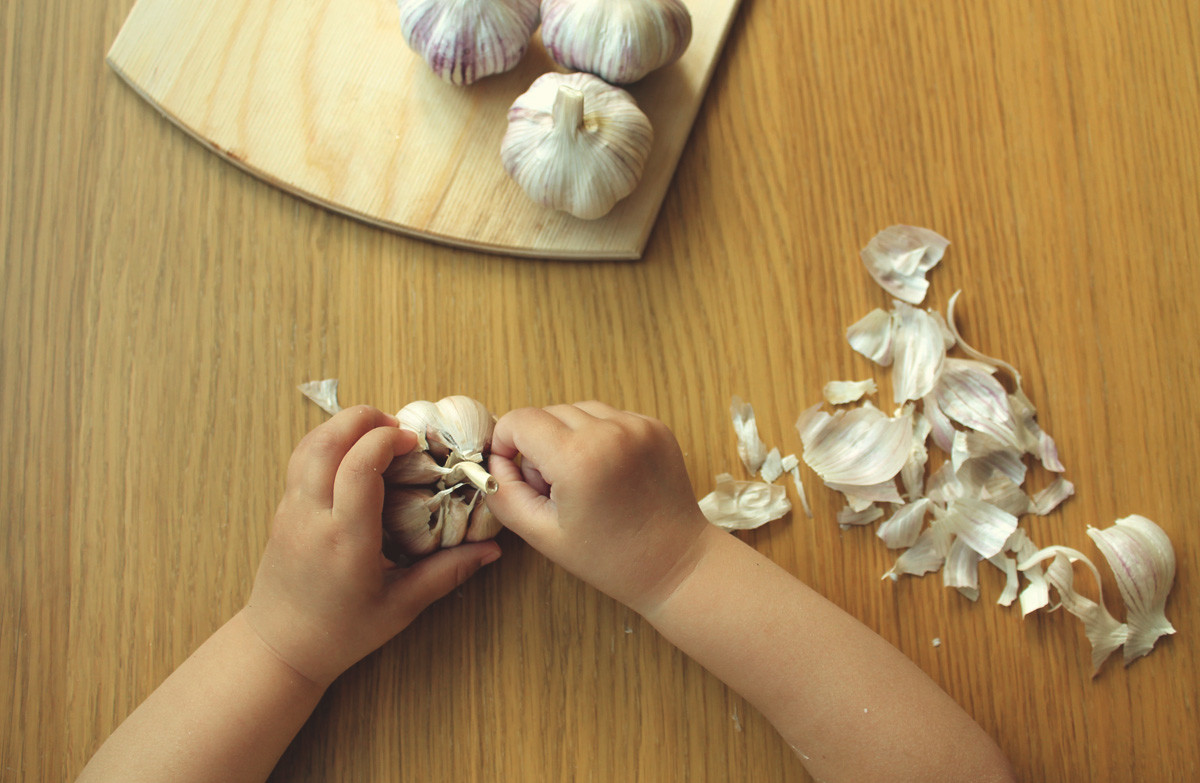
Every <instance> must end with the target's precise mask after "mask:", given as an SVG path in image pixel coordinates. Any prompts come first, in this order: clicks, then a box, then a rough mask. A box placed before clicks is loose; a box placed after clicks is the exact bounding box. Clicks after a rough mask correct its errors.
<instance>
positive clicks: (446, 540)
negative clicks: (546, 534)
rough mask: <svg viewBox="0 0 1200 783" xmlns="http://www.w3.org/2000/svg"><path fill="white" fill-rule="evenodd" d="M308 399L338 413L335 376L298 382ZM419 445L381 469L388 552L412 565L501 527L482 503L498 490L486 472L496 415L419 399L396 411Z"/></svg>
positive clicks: (474, 405)
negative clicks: (415, 560)
mask: <svg viewBox="0 0 1200 783" xmlns="http://www.w3.org/2000/svg"><path fill="white" fill-rule="evenodd" d="M299 388H300V390H301V392H303V393H304V395H305V396H306V397H308V398H309V399H311V400H313V402H315V403H317V404H318V405H320V406H321V408H322V409H323V410H325V411H326V412H329V413H331V414H332V413H337V412H338V411H339V410H341V405H340V404H339V403H338V401H337V379H334V378H330V379H327V380H323V381H311V382H309V383H305V384H301V385H300V387H299ZM396 419H397V420H398V421H399V424H400V427H401V429H406V430H409V431H410V432H413V433H415V434H416V436H417V447H416V448H415V449H413V450H412V451H410V452H408V453H407V454H402V455H400V456H399V457H396V458H395V459H393V460H392V463H391V464H390V465H389V466H388V467H387V469H386V470H385V471H384V472H383V480H384V489H385V491H384V502H383V515H382V520H381V522H382V525H383V534H384V554H385V555H387V556H388V557H389V558H390V559H392V560H394V561H396V562H406V561H411V560H413V559H416V558H420V557H423V556H425V555H428V554H430V553H431V552H434V551H436V550H438V549H441V548H446V547H451V546H457V545H458V544H460V543H462V542H463V541H485V540H487V539H489V538H493V537H494V536H495V535H496V534H497V533H499V532H500V530H501V527H502V526H501V524H500V522H499V520H497V519H496V517H495V516H494V515H492V513H491V512H490V511H489V510H488V508H487V505H486V504H485V503H484V502H483V501H484V496H485V495H490V494H492V493H493V492H496V491H497V490H498V489H499V484H498V482H497V481H496V479H495V478H494V477H493V476H492V475H491V474H489V473H488V472H487V470H486V469H485V468H484V463H485V461H486V458H487V455H488V452H489V450H490V448H491V443H492V431H493V429H494V427H495V423H496V418H495V416H493V415H492V414H491V412H490V411H488V409H487V407H486V406H485V405H484V404H483V403H481V402H479V401H478V400H474V399H472V398H470V397H466V396H463V395H453V396H450V397H444V398H442V399H440V400H438V401H437V402H429V401H427V400H417V401H415V402H411V403H409V404H408V405H405V406H404V407H403V408H401V409H400V411H399V412H398V413H397V414H396Z"/></svg>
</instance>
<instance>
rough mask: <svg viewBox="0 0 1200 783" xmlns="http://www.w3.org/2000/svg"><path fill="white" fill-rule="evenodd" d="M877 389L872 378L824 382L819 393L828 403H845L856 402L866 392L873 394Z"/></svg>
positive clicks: (866, 393)
mask: <svg viewBox="0 0 1200 783" xmlns="http://www.w3.org/2000/svg"><path fill="white" fill-rule="evenodd" d="M876 391H878V389H877V388H876V386H875V380H874V379H873V378H867V379H866V380H865V381H830V382H829V383H827V384H825V387H824V388H823V389H822V390H821V393H822V394H824V396H825V401H826V402H828V403H829V404H830V405H845V404H847V403H851V402H858V401H859V400H861V399H862V398H863V397H865V396H866V395H868V394H874V393H875V392H876Z"/></svg>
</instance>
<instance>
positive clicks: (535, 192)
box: [500, 73, 654, 220]
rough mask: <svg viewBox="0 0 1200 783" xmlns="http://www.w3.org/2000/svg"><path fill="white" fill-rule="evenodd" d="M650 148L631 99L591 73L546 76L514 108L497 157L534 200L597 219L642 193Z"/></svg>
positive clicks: (647, 130)
mask: <svg viewBox="0 0 1200 783" xmlns="http://www.w3.org/2000/svg"><path fill="white" fill-rule="evenodd" d="M653 142H654V129H653V128H652V127H651V125H650V120H649V118H647V117H646V115H645V114H643V113H642V111H641V109H639V108H638V106H637V102H636V101H635V100H634V99H633V96H631V95H630V94H629V93H627V92H625V91H624V90H622V89H621V88H619V87H613V86H612V85H610V84H606V83H605V82H604V81H603V80H601V79H599V78H597V77H595V76H592V75H590V74H586V73H571V74H562V73H548V74H545V75H543V76H541V77H539V78H538V79H537V80H536V81H534V83H533V85H532V86H530V88H529V90H528V91H527V92H526V93H525V94H523V95H521V96H520V97H519V98H517V100H516V101H515V102H514V103H513V105H512V108H510V109H509V111H508V131H507V132H506V133H505V135H504V140H503V141H502V143H501V146H500V157H501V160H502V161H503V163H504V169H505V170H506V171H507V172H508V174H509V176H511V177H512V178H513V179H514V180H515V181H516V183H517V184H518V185H520V186H521V188H522V189H523V190H524V191H525V192H526V193H527V194H528V195H529V197H530V198H532V199H533V200H534V201H536V202H538V203H539V204H542V205H544V206H547V207H550V208H552V209H559V210H563V211H565V212H569V213H571V214H572V215H574V216H575V217H579V218H584V219H586V220H593V219H595V218H599V217H603V216H604V215H606V214H608V212H609V211H610V210H611V209H612V208H613V206H614V205H615V204H616V203H617V202H618V201H620V200H621V199H623V198H625V197H626V196H628V195H629V194H630V193H632V192H633V190H634V188H636V187H637V184H638V181H639V180H640V179H641V177H642V172H643V170H644V169H645V166H646V159H647V158H648V157H649V155H650V148H651V146H652V144H653Z"/></svg>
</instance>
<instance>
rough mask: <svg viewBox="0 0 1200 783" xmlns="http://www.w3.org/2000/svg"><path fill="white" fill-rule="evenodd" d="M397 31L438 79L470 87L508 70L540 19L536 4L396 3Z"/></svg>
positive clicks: (469, 0)
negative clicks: (398, 22) (483, 79)
mask: <svg viewBox="0 0 1200 783" xmlns="http://www.w3.org/2000/svg"><path fill="white" fill-rule="evenodd" d="M397 5H398V7H399V9H400V30H401V32H402V33H403V34H404V40H405V41H407V42H408V45H409V46H410V47H412V49H413V51H415V52H417V54H419V55H421V57H422V58H423V59H424V60H425V62H426V63H428V64H429V67H430V68H431V69H432V70H433V72H434V73H435V74H437V75H438V76H439V77H440V78H442V79H444V80H446V81H448V82H451V83H452V84H459V85H468V84H473V83H474V82H476V81H478V80H479V79H482V78H484V77H485V76H491V75H492V74H497V73H504V72H506V71H511V70H512V69H513V68H515V67H516V65H517V63H519V62H520V61H521V58H522V57H523V56H524V55H525V50H526V49H528V48H529V41H530V38H531V36H532V35H533V31H534V30H535V29H537V26H538V22H539V21H540V19H541V11H540V8H539V2H538V0H398V1H397Z"/></svg>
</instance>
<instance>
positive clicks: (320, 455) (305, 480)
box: [287, 405, 397, 508]
mask: <svg viewBox="0 0 1200 783" xmlns="http://www.w3.org/2000/svg"><path fill="white" fill-rule="evenodd" d="M396 424H397V422H396V419H395V417H393V416H389V415H388V414H386V413H384V412H383V411H380V410H377V409H375V408H372V407H370V406H369V405H356V406H354V407H353V408H346V409H345V410H343V411H341V412H340V413H338V414H337V415H335V416H334V417H333V418H331V419H330V420H329V421H327V422H325V423H324V424H322V425H320V426H319V427H316V428H314V429H313V430H312V431H311V432H309V433H308V434H307V435H305V436H304V438H303V439H302V440H301V441H300V443H299V445H297V446H296V450H295V451H294V452H292V458H291V460H290V461H289V462H288V475H287V483H288V486H289V487H291V488H293V489H295V490H298V491H299V492H301V493H302V494H303V495H304V497H306V498H308V499H310V500H312V501H314V502H315V503H317V504H319V505H321V506H323V507H326V508H327V507H329V506H330V505H331V504H332V502H333V480H334V477H335V476H336V475H337V470H338V466H339V465H340V464H341V463H342V460H343V459H344V458H345V457H346V454H347V452H349V451H350V447H351V446H353V445H354V444H355V443H357V442H358V440H359V439H360V438H361V437H362V436H363V435H365V434H366V433H368V432H370V431H371V430H373V429H375V428H376V427H395V426H396Z"/></svg>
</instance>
